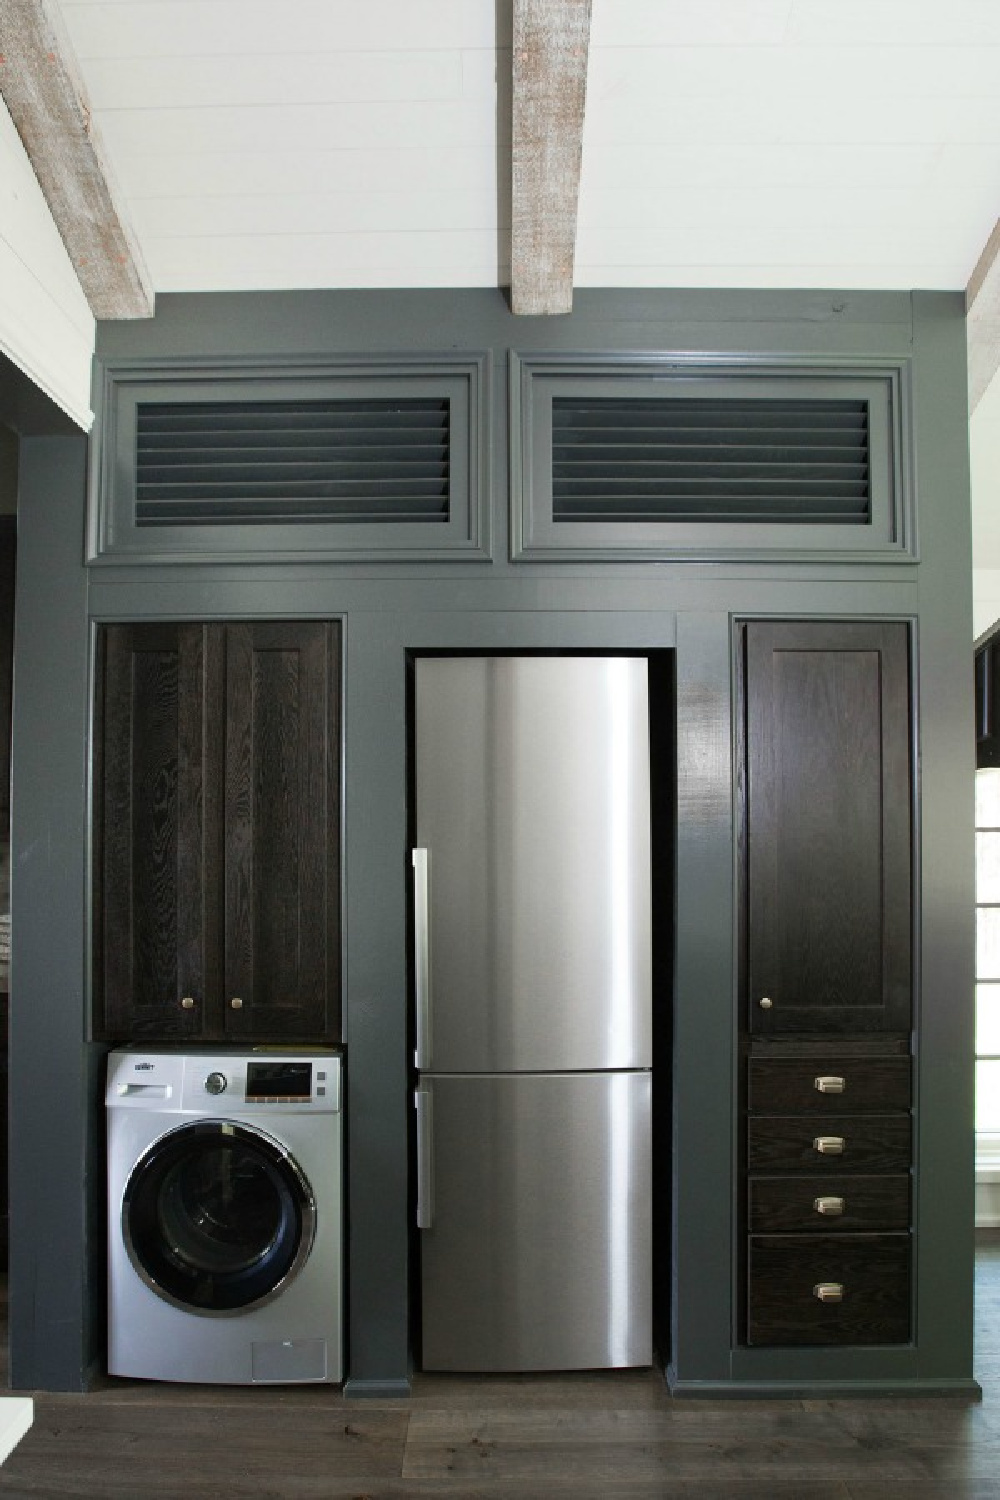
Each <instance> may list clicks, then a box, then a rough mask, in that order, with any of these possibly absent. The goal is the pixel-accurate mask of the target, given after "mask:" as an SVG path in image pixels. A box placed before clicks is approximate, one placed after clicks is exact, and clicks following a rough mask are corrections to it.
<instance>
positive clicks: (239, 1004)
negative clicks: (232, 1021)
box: [229, 995, 243, 1010]
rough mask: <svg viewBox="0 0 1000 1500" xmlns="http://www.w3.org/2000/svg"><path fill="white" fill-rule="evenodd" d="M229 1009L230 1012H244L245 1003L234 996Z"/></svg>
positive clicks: (237, 996)
mask: <svg viewBox="0 0 1000 1500" xmlns="http://www.w3.org/2000/svg"><path fill="white" fill-rule="evenodd" d="M229 1008H230V1010H242V1009H243V1001H242V1000H241V999H240V997H239V995H234V996H233V998H232V999H231V1000H230V1002H229Z"/></svg>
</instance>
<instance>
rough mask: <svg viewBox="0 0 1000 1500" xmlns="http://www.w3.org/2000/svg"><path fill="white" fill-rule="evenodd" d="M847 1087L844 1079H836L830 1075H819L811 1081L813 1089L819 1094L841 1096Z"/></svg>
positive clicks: (833, 1075)
mask: <svg viewBox="0 0 1000 1500" xmlns="http://www.w3.org/2000/svg"><path fill="white" fill-rule="evenodd" d="M846 1087H847V1079H846V1078H838V1077H837V1076H836V1075H835V1074H832V1073H821V1074H820V1076H819V1077H818V1078H814V1079H813V1088H814V1089H815V1090H816V1092H817V1093H819V1094H842V1093H843V1092H844V1090H845V1088H846Z"/></svg>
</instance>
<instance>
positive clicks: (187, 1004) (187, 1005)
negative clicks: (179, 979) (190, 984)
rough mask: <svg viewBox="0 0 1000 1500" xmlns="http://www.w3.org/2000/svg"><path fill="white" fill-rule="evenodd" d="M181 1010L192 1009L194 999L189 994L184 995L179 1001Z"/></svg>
mask: <svg viewBox="0 0 1000 1500" xmlns="http://www.w3.org/2000/svg"><path fill="white" fill-rule="evenodd" d="M181 1010H194V999H193V997H192V996H191V995H185V996H184V999H183V1000H182V1001H181Z"/></svg>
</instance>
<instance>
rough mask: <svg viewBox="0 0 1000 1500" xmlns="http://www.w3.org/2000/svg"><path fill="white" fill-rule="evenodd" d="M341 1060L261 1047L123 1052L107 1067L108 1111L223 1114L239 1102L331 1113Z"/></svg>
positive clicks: (337, 1104)
mask: <svg viewBox="0 0 1000 1500" xmlns="http://www.w3.org/2000/svg"><path fill="white" fill-rule="evenodd" d="M342 1077H343V1058H342V1057H341V1056H340V1054H339V1053H337V1052H334V1051H333V1050H332V1049H330V1050H329V1051H323V1052H314V1053H312V1054H310V1053H308V1052H300V1053H299V1054H298V1055H292V1056H286V1055H283V1054H281V1053H279V1052H277V1050H274V1051H267V1050H266V1049H264V1048H260V1049H259V1050H258V1051H257V1052H256V1053H254V1052H253V1051H250V1052H237V1051H236V1049H235V1048H234V1049H232V1050H231V1051H225V1050H223V1049H221V1048H220V1049H209V1048H208V1047H203V1048H201V1049H199V1050H195V1049H192V1050H191V1051H190V1052H188V1053H182V1052H176V1051H174V1049H173V1048H169V1047H166V1046H164V1047H148V1048H142V1049H140V1048H138V1047H122V1048H119V1049H117V1051H115V1052H113V1053H112V1054H111V1056H110V1058H109V1062H108V1087H107V1102H108V1105H109V1107H114V1108H134V1109H160V1110H163V1109H167V1110H168V1111H169V1110H177V1109H180V1110H182V1111H191V1112H194V1113H202V1114H204V1115H205V1116H206V1117H209V1116H217V1115H226V1114H228V1113H229V1112H231V1111H232V1110H233V1109H235V1108H237V1107H238V1106H239V1105H240V1104H243V1105H244V1106H248V1105H249V1106H253V1107H255V1108H259V1109H260V1110H261V1113H266V1112H267V1111H268V1110H269V1109H274V1108H276V1107H283V1108H284V1109H285V1110H286V1111H287V1110H288V1109H294V1110H295V1112H296V1113H298V1111H299V1110H303V1111H306V1110H308V1111H310V1112H319V1113H321V1114H337V1113H339V1111H340V1109H341V1107H342V1098H341V1092H342Z"/></svg>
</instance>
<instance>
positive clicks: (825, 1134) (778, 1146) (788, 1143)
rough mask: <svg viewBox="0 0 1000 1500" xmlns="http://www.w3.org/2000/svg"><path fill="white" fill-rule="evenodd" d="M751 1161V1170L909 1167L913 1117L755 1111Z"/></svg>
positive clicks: (898, 1169) (833, 1171) (827, 1172)
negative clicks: (783, 1113) (756, 1114)
mask: <svg viewBox="0 0 1000 1500" xmlns="http://www.w3.org/2000/svg"><path fill="white" fill-rule="evenodd" d="M824 1147H825V1149H824ZM838 1148H839V1149H838ZM747 1163H748V1165H749V1167H750V1169H751V1171H765V1172H767V1171H782V1170H785V1171H795V1170H800V1171H810V1172H814V1173H819V1172H822V1173H823V1174H824V1175H830V1176H833V1175H836V1174H838V1173H840V1172H845V1171H847V1172H905V1171H906V1170H907V1169H908V1168H909V1165H910V1117H909V1115H831V1116H829V1117H828V1118H826V1119H823V1120H819V1119H817V1118H816V1116H815V1115H760V1116H755V1117H751V1119H750V1120H749V1122H748V1127H747Z"/></svg>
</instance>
